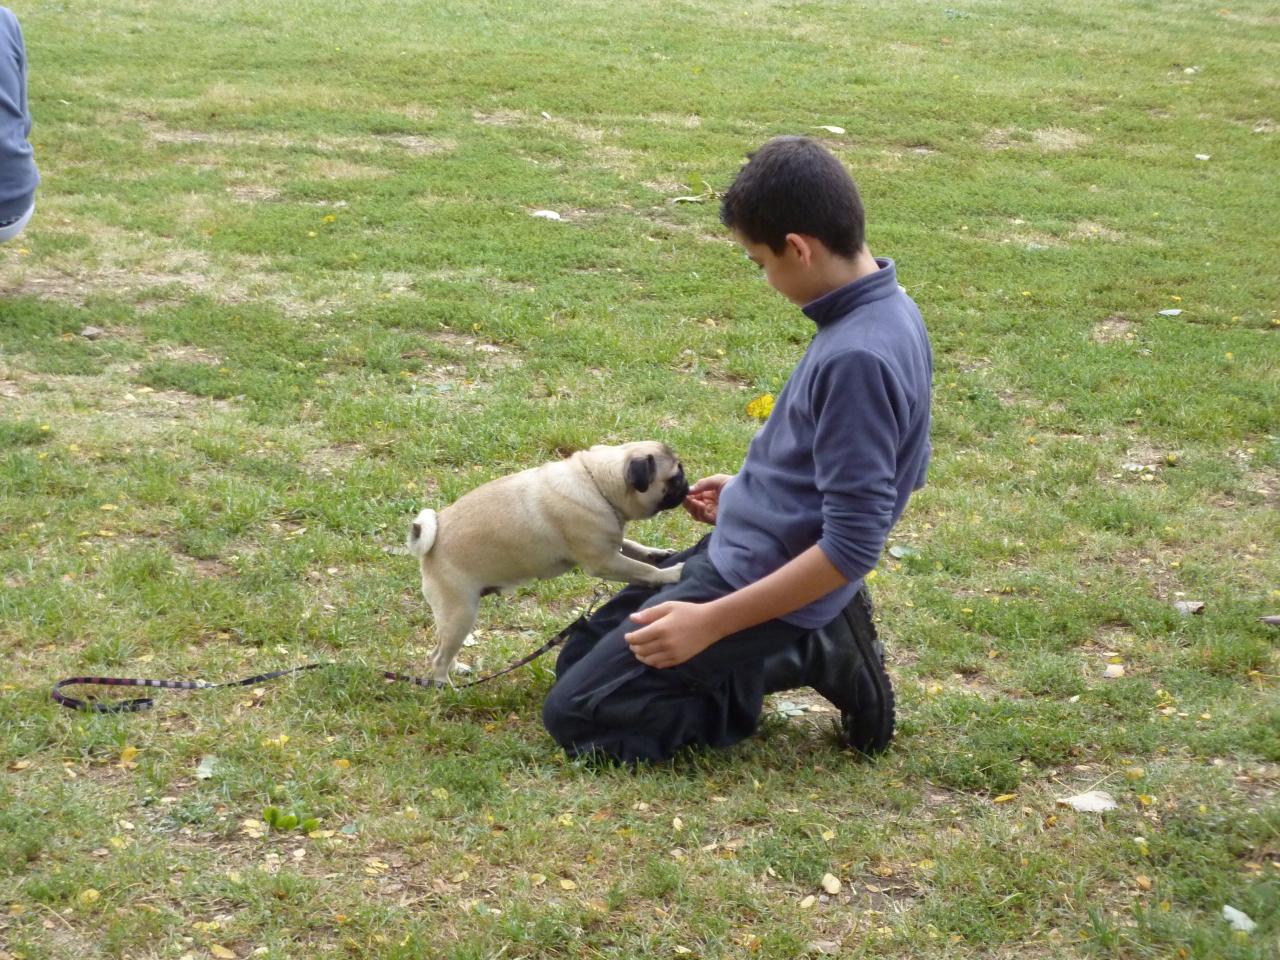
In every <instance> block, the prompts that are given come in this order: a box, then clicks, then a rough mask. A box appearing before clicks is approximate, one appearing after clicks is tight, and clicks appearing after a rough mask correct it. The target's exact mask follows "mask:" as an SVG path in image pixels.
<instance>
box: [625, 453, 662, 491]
mask: <svg viewBox="0 0 1280 960" xmlns="http://www.w3.org/2000/svg"><path fill="white" fill-rule="evenodd" d="M657 472H658V465H657V463H656V462H655V461H654V459H653V454H649V455H648V456H647V457H632V458H631V459H630V460H628V461H627V486H628V487H631V488H632V489H634V490H635V491H637V492H638V493H644V492H645V491H646V490H648V489H649V484H651V483H653V478H654V475H655V474H657Z"/></svg>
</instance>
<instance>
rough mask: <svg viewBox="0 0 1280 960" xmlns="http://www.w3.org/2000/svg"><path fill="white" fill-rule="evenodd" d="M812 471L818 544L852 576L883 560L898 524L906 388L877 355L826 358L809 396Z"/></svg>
mask: <svg viewBox="0 0 1280 960" xmlns="http://www.w3.org/2000/svg"><path fill="white" fill-rule="evenodd" d="M811 400H812V404H813V406H812V407H811V409H812V410H813V412H814V419H815V431H814V443H813V460H814V476H815V478H816V480H817V486H818V490H819V492H820V493H821V494H822V536H821V538H820V539H819V541H818V546H819V547H820V548H821V549H822V551H823V553H825V554H826V555H827V559H829V560H830V561H831V563H832V564H833V565H834V566H835V567H836V569H837V570H839V571H840V572H841V573H842V574H844V575H845V576H846V577H848V578H849V579H850V580H858V579H861V578H862V577H864V576H866V574H867V573H868V572H870V571H871V570H872V569H873V568H874V567H875V565H876V563H877V562H878V561H879V559H880V551H881V550H882V549H883V548H884V543H885V540H886V538H887V537H888V535H889V530H890V528H891V527H892V525H893V511H894V506H895V503H896V501H897V487H896V477H897V466H898V463H897V461H898V449H899V440H900V437H901V432H902V430H903V429H904V427H905V425H906V423H907V421H908V403H907V397H906V393H905V391H904V390H903V389H902V386H901V384H900V383H899V381H898V379H897V378H896V377H895V376H894V375H893V372H892V371H891V370H890V369H889V367H888V366H887V365H886V364H885V363H884V361H883V360H881V359H880V358H879V357H878V356H876V355H875V354H873V353H871V352H868V351H865V350H852V351H848V352H845V353H840V354H836V355H835V356H833V357H831V358H829V359H828V360H827V361H826V362H825V363H824V364H823V365H822V367H821V369H820V370H819V371H818V373H817V376H815V378H814V382H813V394H812V397H811Z"/></svg>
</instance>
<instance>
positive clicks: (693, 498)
mask: <svg viewBox="0 0 1280 960" xmlns="http://www.w3.org/2000/svg"><path fill="white" fill-rule="evenodd" d="M732 479H733V477H731V476H730V475H729V474H727V473H717V474H715V475H714V476H711V477H703V478H702V479H701V480H699V481H698V482H697V483H695V484H694V485H693V486H692V487H690V488H689V495H688V496H687V497H685V498H684V509H685V511H686V512H687V513H688V514H689V516H691V517H693V519H695V520H699V521H701V522H702V523H711V524H714V523H715V522H716V514H717V513H718V512H719V510H720V490H721V488H722V487H724V485H725V484H726V483H728V482H729V481H730V480H732Z"/></svg>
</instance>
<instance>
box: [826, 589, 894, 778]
mask: <svg viewBox="0 0 1280 960" xmlns="http://www.w3.org/2000/svg"><path fill="white" fill-rule="evenodd" d="M850 608H852V611H851V610H850ZM851 612H852V616H851V615H850V613H851ZM844 618H845V622H846V623H848V624H849V632H850V634H852V636H853V642H854V643H855V644H856V645H857V647H858V652H859V653H860V654H862V659H863V661H864V662H865V663H866V664H867V673H868V674H870V676H871V682H872V686H874V687H875V691H876V698H877V700H878V701H879V704H878V706H879V709H878V710H876V711H875V716H874V722H868V721H871V720H873V717H872V711H863V712H862V716H861V717H859V722H858V723H856V724H855V723H852V722H850V717H849V715H848V714H843V715H842V716H841V718H840V723H841V727H842V729H843V732H844V739H845V742H846V743H847V744H848V745H849V746H850V747H852V748H853V749H855V750H857V751H859V752H861V753H865V754H867V755H873V754H877V753H881V752H883V751H884V749H885V748H886V747H888V746H889V741H890V740H892V739H893V731H894V725H895V720H896V716H895V709H896V706H897V704H896V700H895V699H894V695H893V684H892V683H890V681H889V675H888V674H887V673H886V672H885V669H884V648H883V646H882V645H881V644H880V643H879V641H878V639H877V637H876V625H875V620H874V619H873V617H872V607H871V594H870V593H869V592H868V590H867V588H866V585H865V584H864V585H863V586H862V587H860V588H859V589H858V592H857V594H856V595H855V596H854V603H852V604H850V606H849V607H846V608H845V612H844ZM854 729H856V730H857V731H858V734H859V736H858V737H856V738H855V737H854V736H852V735H851V733H850V731H851V730H854Z"/></svg>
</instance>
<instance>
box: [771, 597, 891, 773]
mask: <svg viewBox="0 0 1280 960" xmlns="http://www.w3.org/2000/svg"><path fill="white" fill-rule="evenodd" d="M763 669H764V680H765V692H766V693H775V692H777V691H779V690H792V689H794V688H796V687H812V688H813V689H814V690H816V691H817V692H818V693H820V694H822V696H824V697H826V698H827V699H828V700H830V701H831V703H832V705H833V706H835V707H837V708H838V709H839V710H840V729H841V732H842V735H843V740H844V742H845V744H846V745H847V746H850V747H853V748H854V749H855V750H858V751H861V752H862V753H866V754H873V753H879V752H880V751H882V750H884V749H885V747H887V746H888V745H889V741H890V740H892V739H893V723H894V699H893V686H892V685H891V684H890V682H889V675H888V674H887V673H885V670H884V648H883V646H881V644H880V640H879V638H878V637H877V636H876V627H875V623H874V621H873V620H872V617H871V595H870V594H869V593H868V592H867V588H866V586H865V585H864V586H862V587H860V588H859V589H858V592H857V593H856V594H855V595H854V597H853V600H851V601H850V603H849V605H848V606H847V607H845V608H844V610H842V611H841V612H840V615H839V616H838V617H836V618H835V620H833V621H831V623H829V624H827V625H826V626H825V627H822V628H820V629H818V630H814V631H813V632H812V633H808V634H805V635H804V636H803V637H801V638H800V639H799V640H797V641H796V642H795V643H792V644H788V645H787V646H785V647H783V648H781V649H779V650H777V651H774V652H772V653H770V654H769V655H768V656H767V657H765V659H764V665H763Z"/></svg>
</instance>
